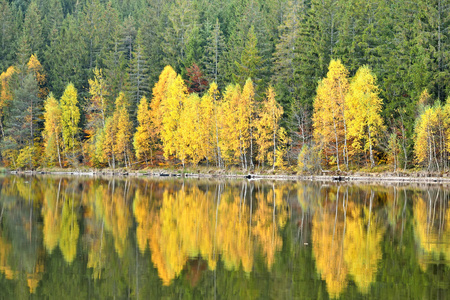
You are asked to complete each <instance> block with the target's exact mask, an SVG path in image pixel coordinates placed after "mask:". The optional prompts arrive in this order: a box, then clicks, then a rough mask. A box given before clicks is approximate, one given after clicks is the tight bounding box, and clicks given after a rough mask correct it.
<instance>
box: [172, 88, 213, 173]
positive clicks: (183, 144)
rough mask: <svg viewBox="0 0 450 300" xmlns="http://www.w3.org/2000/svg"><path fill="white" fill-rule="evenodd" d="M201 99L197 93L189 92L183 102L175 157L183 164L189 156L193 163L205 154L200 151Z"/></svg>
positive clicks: (196, 162) (201, 140) (201, 141)
mask: <svg viewBox="0 0 450 300" xmlns="http://www.w3.org/2000/svg"><path fill="white" fill-rule="evenodd" d="M200 105H201V101H200V98H199V96H198V95H197V94H190V95H189V96H188V97H187V98H186V101H185V102H184V105H183V108H182V110H181V113H180V120H179V126H178V130H177V131H178V133H177V136H178V139H179V140H178V143H177V144H178V147H177V148H178V149H177V157H178V158H179V159H180V160H181V161H182V163H183V165H184V164H185V161H186V159H187V158H190V160H191V162H192V163H193V164H194V165H197V164H198V162H199V161H200V160H201V159H202V158H203V157H204V156H205V153H203V152H202V144H203V143H204V142H206V141H204V140H203V139H202V134H201V130H202V128H201V127H202V126H201V121H202V120H201V107H200Z"/></svg>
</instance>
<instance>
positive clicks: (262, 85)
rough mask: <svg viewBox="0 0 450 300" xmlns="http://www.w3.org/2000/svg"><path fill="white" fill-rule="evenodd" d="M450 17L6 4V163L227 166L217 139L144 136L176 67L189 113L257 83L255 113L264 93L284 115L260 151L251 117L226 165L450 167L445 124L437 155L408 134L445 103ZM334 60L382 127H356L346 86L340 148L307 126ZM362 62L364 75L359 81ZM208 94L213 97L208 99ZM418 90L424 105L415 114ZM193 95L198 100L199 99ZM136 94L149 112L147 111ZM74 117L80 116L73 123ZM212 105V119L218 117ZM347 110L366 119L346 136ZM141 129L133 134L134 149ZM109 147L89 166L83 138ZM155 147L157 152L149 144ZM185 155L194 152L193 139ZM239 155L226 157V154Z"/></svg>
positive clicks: (442, 5) (303, 7) (230, 4)
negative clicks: (278, 161) (167, 75)
mask: <svg viewBox="0 0 450 300" xmlns="http://www.w3.org/2000/svg"><path fill="white" fill-rule="evenodd" d="M449 9H450V4H449V3H448V1H447V0H437V1H424V0H420V1H415V2H414V3H407V2H399V1H390V0H382V1H369V2H367V1H366V2H364V1H359V0H352V1H342V0H326V1H318V0H310V1H285V0H280V1H267V0H260V1H253V0H245V1H219V0H216V1H205V0H192V1H189V0H173V1H157V0H154V1H150V0H149V1H145V0H141V1H116V0H110V1H101V0H92V1H74V0H69V1H68V0H64V1H62V0H61V1H60V0H51V1H42V0H33V1H6V0H0V42H1V47H0V74H1V78H0V79H1V80H0V82H1V95H0V97H1V99H0V125H1V126H0V129H1V145H0V146H1V154H2V158H3V160H4V161H5V162H6V163H7V164H9V165H11V166H13V167H18V166H22V167H26V166H37V165H45V164H47V163H48V161H46V160H45V159H44V157H45V155H44V152H45V151H53V152H54V153H55V155H56V156H55V157H58V159H57V163H56V164H59V165H61V166H64V165H78V164H79V163H86V164H91V165H98V166H106V165H110V166H111V167H114V166H117V164H116V161H117V162H118V164H119V165H124V166H129V165H132V164H134V163H135V162H137V161H140V162H143V163H147V164H148V163H150V164H153V163H155V160H154V159H155V158H156V157H157V156H158V154H160V153H162V152H161V151H163V152H164V153H165V154H166V157H169V156H172V157H177V158H178V159H179V160H180V161H181V162H184V160H185V159H189V160H191V161H192V162H194V163H197V162H200V161H202V162H206V163H209V162H214V163H215V164H217V165H218V166H220V167H222V166H223V164H222V162H221V159H225V157H226V155H231V154H230V151H228V154H227V153H221V155H222V156H220V158H219V152H220V151H221V150H223V151H227V150H228V148H227V150H225V148H223V147H224V146H225V145H222V148H223V149H222V148H220V146H219V147H218V145H219V144H220V141H219V142H218V141H217V139H216V143H215V144H216V145H215V147H213V146H212V145H213V141H212V140H211V141H210V144H211V145H209V146H208V147H209V148H208V149H203V152H205V151H206V152H208V151H209V154H198V153H197V151H195V152H196V153H193V152H192V151H191V153H188V152H186V153H180V151H179V150H180V149H175V148H174V147H175V145H169V144H170V143H167V140H165V139H166V138H169V136H167V135H165V134H164V130H163V131H162V132H161V133H160V132H147V133H145V130H144V128H145V127H146V126H147V128H149V126H151V124H158V122H160V123H161V122H163V120H164V117H163V116H154V117H153V119H151V120H150V121H149V120H145V117H144V115H145V112H143V110H145V109H146V106H149V107H150V108H149V109H150V110H152V111H153V114H154V113H155V112H154V110H153V109H154V108H156V107H157V106H158V105H159V104H158V103H156V102H157V101H160V100H158V99H160V96H158V94H157V93H156V94H155V88H156V85H155V84H157V83H158V82H160V74H161V71H162V70H163V69H164V67H165V66H166V65H170V66H172V68H173V70H174V72H175V73H176V74H180V80H182V81H183V85H185V88H186V91H185V92H184V93H185V95H186V97H187V98H189V99H190V100H189V101H188V102H187V103H191V104H192V107H191V113H195V111H194V110H195V109H197V108H198V107H197V106H196V104H195V101H197V102H199V103H202V102H203V103H206V102H204V101H203V100H202V99H204V98H206V97H208V95H209V97H213V102H214V101H216V102H220V103H221V104H222V102H226V101H221V100H218V99H222V98H223V99H225V98H226V95H227V93H231V91H230V86H232V85H233V86H238V85H239V88H241V89H242V88H243V87H244V86H245V85H246V82H247V80H248V78H251V80H252V83H253V93H254V101H255V105H254V107H253V108H258V110H260V111H263V110H266V111H267V109H270V108H269V107H266V108H265V109H263V107H265V105H269V104H267V103H263V102H264V101H265V100H264V99H266V100H267V99H270V98H271V97H275V99H276V102H277V103H279V105H281V107H280V108H281V109H282V111H283V113H282V116H281V120H279V123H277V124H276V125H275V127H277V130H278V127H279V129H280V131H283V130H286V133H285V134H284V135H285V136H284V137H283V136H280V135H279V136H278V137H276V138H275V139H272V143H271V145H269V146H268V144H267V143H268V142H267V141H266V142H262V141H260V142H259V143H258V142H257V138H258V137H259V136H258V135H262V134H263V133H262V132H265V133H264V134H265V135H266V138H267V135H268V134H269V132H270V130H266V129H264V128H265V127H264V126H263V125H261V124H260V125H258V124H256V123H255V122H253V121H254V120H256V119H258V120H263V119H264V118H263V117H262V116H259V115H257V112H256V111H253V114H250V115H249V118H250V119H249V121H250V122H251V126H250V128H249V131H248V134H249V135H250V138H249V139H248V141H249V142H248V143H249V144H248V145H247V144H245V143H247V142H245V143H244V144H242V143H243V141H241V145H240V151H241V152H243V151H244V153H243V154H239V155H237V156H235V157H236V158H237V159H235V160H234V161H231V160H229V161H228V162H226V163H227V164H230V163H234V164H241V165H243V166H244V168H247V167H249V168H252V167H253V166H254V164H255V163H258V162H261V164H264V162H266V163H268V162H270V161H272V164H270V163H269V165H271V166H273V162H274V161H275V159H271V158H270V157H269V156H267V153H269V152H270V153H272V155H271V156H272V157H273V158H275V157H276V156H277V153H276V152H277V146H276V145H277V144H278V142H279V141H280V142H282V143H285V144H286V148H288V149H287V150H289V151H287V150H283V151H285V153H282V156H283V160H284V161H285V162H287V163H289V165H294V164H295V165H297V158H298V156H300V158H301V159H300V160H299V165H300V167H301V169H306V170H310V169H317V168H318V167H319V166H317V165H314V163H313V162H317V161H318V159H315V156H317V155H318V154H317V153H318V152H319V151H321V152H320V153H322V154H321V157H320V158H321V160H320V161H322V166H324V165H336V167H337V168H338V169H342V168H341V164H342V165H344V166H345V168H344V169H348V168H352V167H354V166H355V165H356V166H359V165H365V164H367V165H369V166H370V165H372V166H373V165H374V164H375V163H377V162H379V161H387V160H390V161H391V162H392V163H393V165H394V168H400V167H401V168H407V167H409V166H412V165H413V164H414V163H423V164H424V165H425V166H427V167H428V169H436V170H438V169H439V170H442V169H443V168H446V166H447V164H448V163H447V156H446V155H447V154H446V153H447V150H446V137H447V133H445V134H444V132H445V130H444V129H443V128H444V125H443V124H444V123H445V122H444V121H443V123H442V124H441V125H436V126H437V128H438V129H436V130H437V131H439V130H440V131H439V137H434V136H436V135H438V133H433V134H431V133H430V132H431V131H430V130H428V132H429V134H428V140H429V141H432V142H433V145H431V142H429V144H428V147H427V148H426V149H428V150H427V151H428V153H427V154H426V156H427V157H428V158H427V161H425V160H424V159H422V158H421V157H422V156H421V155H422V154H419V151H420V150H419V149H420V147H419V146H416V145H415V141H417V142H419V141H418V139H420V138H425V139H427V137H424V135H423V134H422V135H420V134H419V131H420V130H419V127H420V126H422V127H423V126H424V125H419V124H417V125H416V119H417V120H418V119H419V116H420V115H421V114H422V112H425V111H427V105H428V106H429V107H435V106H439V105H441V106H443V104H439V103H444V102H445V101H446V99H447V97H448V93H449V84H448V82H449V79H448V78H450V74H449V67H448V59H449V50H448V49H449V43H450V40H449V34H450V33H449V30H448V26H449V23H450V19H449V15H450V14H449ZM30 57H31V59H30ZM333 59H336V60H340V62H341V63H342V65H343V66H344V67H345V72H346V75H345V76H347V77H348V78H356V77H358V78H360V79H359V81H360V84H362V83H363V81H364V80H371V79H367V78H368V77H367V76H369V75H367V74H368V73H370V76H371V77H373V80H374V81H373V83H369V82H366V84H372V85H373V87H374V89H373V93H376V94H377V97H376V98H377V99H379V100H380V101H378V100H377V101H378V102H377V103H378V104H377V105H376V107H377V115H379V118H378V119H377V120H373V119H371V117H370V116H369V115H366V116H365V117H364V116H363V115H362V114H361V112H362V110H361V108H360V107H359V108H358V107H357V106H355V103H357V102H358V101H359V100H358V99H359V98H360V97H362V95H363V94H364V92H362V91H361V89H360V88H359V90H358V91H356V90H355V89H358V88H357V85H358V83H356V81H357V80H356V79H355V82H354V83H350V81H349V83H348V84H349V86H348V89H349V90H348V93H347V94H348V96H345V97H344V98H348V99H347V100H345V101H344V98H342V99H341V101H343V103H344V104H343V106H345V107H346V108H345V109H344V108H341V109H340V111H341V115H342V117H339V120H338V122H336V125H337V127H336V129H339V130H336V132H335V133H336V134H335V136H334V140H335V145H334V146H332V145H331V144H330V143H328V144H327V143H325V141H324V140H323V139H322V140H320V141H319V140H318V138H317V137H318V135H317V130H316V129H317V128H318V127H317V124H316V122H315V121H314V118H316V119H317V118H319V117H318V115H317V114H316V113H315V112H314V109H315V107H318V105H319V104H318V100H317V99H319V98H320V97H321V96H320V93H321V91H322V92H324V90H323V88H324V85H325V81H326V79H324V80H322V81H321V79H322V78H327V76H328V75H327V74H328V72H329V71H330V70H331V64H330V63H332V61H333ZM362 66H369V68H370V69H369V68H367V69H366V71H364V69H363V68H362V69H360V67H362ZM329 69H330V70H329ZM358 69H360V71H358ZM358 73H359V75H358ZM363 73H364V74H366V75H367V76H366V79H364V74H363ZM375 79H376V81H375ZM319 82H320V83H319ZM213 83H215V85H214V84H213ZM180 84H181V83H180ZM69 86H70V89H69ZM213 86H215V89H217V95H219V94H220V95H221V96H217V95H212V94H211V90H212V87H213ZM352 86H353V87H352ZM269 91H271V92H270V93H269ZM424 91H426V94H427V95H429V96H428V98H427V99H428V100H427V101H428V102H426V103H424V104H423V105H422V106H423V107H424V108H423V109H422V110H421V109H417V104H418V103H419V102H420V101H421V100H420V99H422V98H423V97H422V96H421V95H423V94H424ZM49 92H52V93H51V94H50V95H49V96H48V94H49ZM194 93H195V94H197V95H198V98H199V99H200V100H199V99H193V97H194V96H192V95H193V94H194ZM365 94H367V93H365ZM269 95H271V96H269ZM352 95H353V96H352ZM74 96H75V97H74ZM216 96H217V98H214V97H216ZM322 96H323V95H322ZM144 97H145V99H146V100H145V101H147V104H145V103H142V99H144ZM350 98H353V101H351V100H349V99H350ZM49 99H54V100H55V101H53V100H52V101H50V100H49ZM117 99H119V101H117ZM191 100H192V101H193V102H192V101H191ZM352 103H353V104H352ZM335 104H336V105H340V104H339V102H336V103H335ZM422 106H421V107H422ZM340 107H341V106H340ZM69 108H73V109H74V111H70V112H73V114H71V115H69V111H68V109H69ZM184 108H185V107H184V106H183V111H184ZM253 108H252V109H253ZM280 108H278V109H280ZM380 108H381V109H380ZM76 109H78V112H75V111H76ZM205 109H206V108H205ZM214 109H215V108H212V111H210V113H211V115H210V116H214V114H216V115H217V114H218V113H219V112H218V111H214ZM246 109H248V108H246ZM186 110H188V108H186ZM346 110H348V111H347V115H345V111H346ZM49 111H51V112H52V113H49ZM125 111H126V114H125V115H126V117H125V116H124V112H125ZM444 111H445V110H444ZM185 113H186V114H187V112H185ZM355 113H356V114H358V116H361V118H359V119H358V122H359V123H358V124H356V123H355V122H357V121H354V122H353V123H355V124H353V125H354V126H353V127H352V126H351V124H350V123H352V121H351V120H350V119H349V120H348V122H350V123H349V124H347V123H346V120H347V117H350V116H351V115H352V114H355ZM44 114H45V115H47V116H48V117H52V118H53V120H54V121H53V122H56V123H55V124H54V125H53V127H52V128H50V127H48V126H50V125H47V124H44V123H46V122H44V121H43V120H44ZM59 115H60V117H59ZM364 118H365V119H364ZM59 119H60V120H61V121H58V120H59ZM422 119H423V118H421V120H422ZM265 120H266V122H268V119H267V118H266V119H265ZM119 121H120V122H119ZM166 121H167V122H168V120H167V119H166ZM179 121H180V122H182V123H180V124H178V125H180V126H193V125H194V124H193V123H192V122H197V123H202V122H203V121H202V120H196V121H194V120H190V119H189V118H186V116H184V117H182V118H181V116H180V120H179ZM210 121H211V120H210ZM216 121H217V120H216ZM155 122H156V123H155ZM183 122H184V123H183ZM211 122H212V121H211ZM261 122H262V121H261ZM373 122H375V123H376V124H375V123H373ZM338 123H339V124H338ZM361 124H363V125H361ZM178 125H177V126H178ZM210 125H211V124H210ZM222 125H223V124H222ZM241 125H242V126H244V125H245V124H241ZM347 125H349V126H350V127H348V128H346V127H347ZM375 125H376V126H375ZM120 126H122V127H120ZM211 126H212V125H211ZM258 126H260V128H259V129H258V128H257V127H258ZM261 126H262V127H261ZM358 126H359V127H358ZM436 126H435V127H436ZM119 127H120V128H119ZM217 127H219V126H217ZM341 127H344V129H341ZM375 127H377V129H378V130H380V131H381V132H382V133H383V134H380V132H377V134H378V135H374V136H372V135H371V134H372V132H371V131H370V129H369V128H373V129H375ZM139 128H140V129H139ZM211 128H213V126H212V127H211ZM172 129H174V128H172ZM217 129H218V130H217V131H219V128H217ZM313 131H314V133H313ZM337 131H339V132H337ZM422 131H423V130H422ZM437 131H436V132H437ZM135 132H139V136H140V137H139V138H134V139H133V135H134V134H135ZM433 132H435V131H433ZM166 133H168V132H166ZM199 134H205V133H204V132H199ZM70 135H71V136H72V138H71V139H70V138H69V136H70ZM146 135H147V136H146ZM218 135H219V133H218V132H216V138H217V137H218ZM341 135H342V136H341ZM347 135H348V136H347ZM212 136H214V135H213V133H211V136H209V137H208V138H212ZM337 136H338V138H337ZM116 137H117V138H116ZM433 137H434V138H433ZM174 138H176V136H174ZM201 138H207V137H205V136H201V137H198V139H201ZM260 138H262V137H261V136H260ZM327 138H328V139H330V138H331V135H330V136H328V137H327ZM111 139H113V140H114V143H116V144H118V145H112V144H111V143H110V145H109V150H107V148H108V147H106V148H105V147H103V150H102V152H103V153H99V152H98V151H99V150H98V149H100V147H94V148H92V147H91V148H89V149H90V150H92V149H94V150H95V149H97V150H98V151H97V153H96V155H95V157H96V158H95V159H92V157H88V156H87V155H86V153H93V152H92V151H91V152H89V151H90V150H89V151H88V150H87V149H86V147H87V145H88V144H89V143H87V141H90V142H91V143H90V145H92V144H93V143H97V146H99V145H100V144H107V143H108V142H105V141H107V140H111ZM266 140H268V139H266ZM438 140H439V143H440V144H439V146H438ZM133 141H134V142H133ZM164 141H166V143H165V142H164ZM336 141H337V143H336ZM177 142H181V141H180V140H179V141H177ZM185 142H186V141H185ZM253 143H255V144H253ZM419 143H420V142H419ZM157 144H159V145H160V146H161V147H159V148H158V147H156V148H155V147H153V146H154V145H157ZM55 145H57V146H55ZM152 145H153V146H152ZM162 145H164V146H162ZM430 145H431V146H430ZM185 146H190V147H191V148H192V147H194V146H193V144H192V143H191V141H189V145H187V144H186V143H185ZM139 147H144V149H145V150H141V149H139ZM152 147H153V148H152ZM317 147H319V148H317ZM430 147H431V148H430ZM44 148H45V149H46V150H45V151H44V150H43V149H44ZM119 148H120V149H119ZM150 148H151V153H150V152H149V151H150ZM332 148H334V150H332ZM422 148H424V147H422ZM213 149H215V150H213ZM235 149H239V146H238V148H235ZM430 149H431V150H430ZM191 150H192V149H191ZM260 150H262V153H263V154H261V153H260ZM105 151H106V153H107V154H105ZM214 151H215V154H213V153H214ZM236 151H237V150H235V151H233V150H231V152H233V155H235V154H236ZM333 151H334V153H333ZM175 152H176V154H174V153H175ZM206 152H205V153H206ZM266 152H267V153H266ZM422 152H423V151H422ZM430 153H431V154H430ZM100 154H101V155H100ZM102 155H103V157H102ZM279 155H281V154H279ZM351 155H353V158H354V159H352V157H350V156H351ZM194 156H195V157H194ZM264 156H265V158H263V157H264ZM213 157H215V159H213ZM239 157H240V158H239ZM136 158H137V159H136ZM430 161H433V163H431V162H430Z"/></svg>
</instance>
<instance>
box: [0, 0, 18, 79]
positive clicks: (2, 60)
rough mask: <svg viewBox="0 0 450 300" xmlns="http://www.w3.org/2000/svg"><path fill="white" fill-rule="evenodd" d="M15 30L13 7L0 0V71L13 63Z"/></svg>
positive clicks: (4, 0)
mask: <svg viewBox="0 0 450 300" xmlns="http://www.w3.org/2000/svg"><path fill="white" fill-rule="evenodd" d="M17 32H18V30H17V27H16V25H15V22H14V14H13V8H12V7H11V6H10V4H9V2H8V1H6V0H0V70H2V71H3V70H6V69H7V68H8V67H9V66H11V65H12V64H13V58H14V55H15V51H14V50H15V49H14V42H15V39H16V34H17Z"/></svg>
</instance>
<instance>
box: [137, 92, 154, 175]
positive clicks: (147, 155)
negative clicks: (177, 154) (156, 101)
mask: <svg viewBox="0 0 450 300" xmlns="http://www.w3.org/2000/svg"><path fill="white" fill-rule="evenodd" d="M137 120H138V123H139V126H138V127H137V128H136V133H135V134H134V138H133V146H134V149H135V151H136V157H137V159H138V160H145V164H146V165H147V166H148V161H149V160H151V159H152V156H153V155H152V146H153V145H152V134H153V132H152V123H151V119H150V109H149V105H148V102H147V98H146V97H145V96H144V97H142V99H141V101H140V103H139V106H138V111H137Z"/></svg>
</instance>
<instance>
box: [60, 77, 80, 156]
mask: <svg viewBox="0 0 450 300" xmlns="http://www.w3.org/2000/svg"><path fill="white" fill-rule="evenodd" d="M77 104H78V93H77V90H76V89H75V86H74V85H73V84H72V83H69V84H68V85H67V87H66V89H65V91H64V94H63V95H62V97H61V101H60V107H61V127H62V136H63V143H64V153H65V154H66V155H68V154H70V153H71V154H72V159H75V151H76V147H77V135H78V133H79V132H80V128H79V127H78V123H79V122H80V110H79V108H78V105H77Z"/></svg>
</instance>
